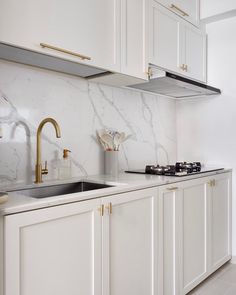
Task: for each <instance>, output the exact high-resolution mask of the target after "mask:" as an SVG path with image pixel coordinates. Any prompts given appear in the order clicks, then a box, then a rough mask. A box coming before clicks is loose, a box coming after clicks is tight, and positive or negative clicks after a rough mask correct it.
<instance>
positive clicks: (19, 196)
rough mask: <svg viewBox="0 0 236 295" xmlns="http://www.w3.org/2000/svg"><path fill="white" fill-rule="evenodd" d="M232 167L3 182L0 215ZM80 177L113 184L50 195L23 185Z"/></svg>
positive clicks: (173, 180) (87, 198)
mask: <svg viewBox="0 0 236 295" xmlns="http://www.w3.org/2000/svg"><path fill="white" fill-rule="evenodd" d="M231 171H232V170H231V169H223V170H219V171H213V172H208V173H202V174H196V175H191V176H182V177H168V176H157V175H145V174H129V173H121V174H119V176H118V177H116V178H115V177H111V176H108V175H94V176H88V177H83V178H71V179H70V180H65V181H50V182H44V183H43V184H40V185H36V184H18V185H14V186H13V185H11V186H8V187H7V186H5V187H4V186H1V187H0V191H8V196H9V198H8V201H7V202H6V203H4V204H1V205H0V215H9V214H14V213H18V212H24V211H29V210H35V209H39V208H46V207H50V206H56V205H61V204H67V203H72V202H78V201H83V200H89V199H93V198H98V197H106V196H110V195H114V194H119V193H123V192H128V191H133V190H139V189H144V188H148V187H154V186H162V185H166V184H173V183H176V182H180V181H181V182H182V181H186V180H190V179H196V178H202V177H207V176H211V175H216V174H221V173H227V172H231ZM77 181H91V182H98V183H104V184H108V185H112V187H109V188H104V189H99V190H92V191H86V192H79V193H73V194H67V195H60V196H55V197H48V198H41V199H40V198H38V199H37V198H32V197H30V196H27V195H24V191H21V190H22V189H27V188H35V187H40V186H51V185H56V184H62V183H73V182H77Z"/></svg>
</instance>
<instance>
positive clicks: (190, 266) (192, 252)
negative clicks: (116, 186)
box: [179, 179, 209, 294]
mask: <svg viewBox="0 0 236 295" xmlns="http://www.w3.org/2000/svg"><path fill="white" fill-rule="evenodd" d="M207 201H208V200H207V184H206V183H204V182H202V180H201V179H199V180H198V181H194V182H192V184H190V183H189V184H184V185H183V187H182V196H181V198H180V208H181V209H180V210H179V216H180V219H182V220H181V222H180V231H179V234H180V245H181V246H180V253H179V255H180V270H181V269H182V270H183V271H182V273H181V276H180V289H181V291H182V293H183V294H186V293H188V292H189V291H190V290H191V289H193V288H194V287H195V286H196V285H197V284H199V283H200V281H202V280H203V279H205V276H206V274H207V255H208V253H207V245H208V241H207V239H208V235H209V232H208V212H207V210H208V204H207Z"/></svg>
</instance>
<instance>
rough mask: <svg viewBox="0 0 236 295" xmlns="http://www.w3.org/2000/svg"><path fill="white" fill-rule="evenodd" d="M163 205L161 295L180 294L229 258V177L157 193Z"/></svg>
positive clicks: (224, 176)
mask: <svg viewBox="0 0 236 295" xmlns="http://www.w3.org/2000/svg"><path fill="white" fill-rule="evenodd" d="M159 195H160V198H162V200H163V208H164V209H163V212H164V213H163V214H164V216H163V224H164V225H163V226H164V236H163V237H164V239H163V243H164V246H163V257H164V262H163V276H164V294H165V295H174V294H178V295H184V294H187V293H188V292H189V291H191V290H192V289H193V288H194V287H196V286H197V285H198V284H199V283H200V282H202V281H203V280H204V279H205V278H207V277H208V276H209V275H210V274H211V273H213V272H214V271H215V270H216V269H218V268H219V267H220V266H222V265H223V264H224V263H225V262H227V261H229V260H230V259H231V174H230V173H222V174H219V175H216V176H214V177H212V178H211V177H203V178H199V179H194V180H190V181H185V182H179V183H176V185H172V186H164V187H162V188H160V191H159Z"/></svg>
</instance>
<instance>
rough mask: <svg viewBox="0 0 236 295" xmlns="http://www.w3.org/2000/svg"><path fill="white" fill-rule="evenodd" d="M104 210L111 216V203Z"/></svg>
mask: <svg viewBox="0 0 236 295" xmlns="http://www.w3.org/2000/svg"><path fill="white" fill-rule="evenodd" d="M106 209H107V211H108V214H109V215H111V214H112V203H109V204H108V205H107V206H106Z"/></svg>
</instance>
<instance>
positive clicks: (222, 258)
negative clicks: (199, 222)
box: [209, 173, 232, 272]
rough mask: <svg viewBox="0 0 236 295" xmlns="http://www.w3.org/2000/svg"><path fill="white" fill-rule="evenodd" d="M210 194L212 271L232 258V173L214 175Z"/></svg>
mask: <svg viewBox="0 0 236 295" xmlns="http://www.w3.org/2000/svg"><path fill="white" fill-rule="evenodd" d="M211 187H212V190H211V195H210V204H211V206H210V216H211V218H210V226H211V230H210V233H211V240H210V241H211V243H210V257H209V259H210V271H211V272H213V271H215V270H216V269H217V268H219V267H220V266H221V265H222V264H224V263H225V262H226V261H228V260H229V259H230V258H231V210H232V204H231V175H230V174H228V173H222V174H220V175H217V176H215V177H214V179H213V182H212V184H211Z"/></svg>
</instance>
